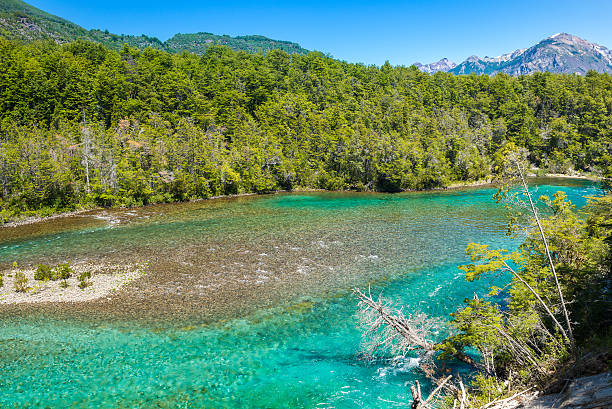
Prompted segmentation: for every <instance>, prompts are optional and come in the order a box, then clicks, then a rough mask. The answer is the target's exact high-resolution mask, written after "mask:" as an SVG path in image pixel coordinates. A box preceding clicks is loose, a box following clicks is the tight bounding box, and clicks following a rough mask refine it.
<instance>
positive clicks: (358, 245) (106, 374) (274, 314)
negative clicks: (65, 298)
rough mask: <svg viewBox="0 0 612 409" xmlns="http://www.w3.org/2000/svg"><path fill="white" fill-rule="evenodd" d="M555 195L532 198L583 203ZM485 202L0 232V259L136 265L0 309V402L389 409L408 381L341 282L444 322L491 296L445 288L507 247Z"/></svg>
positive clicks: (297, 200)
mask: <svg viewBox="0 0 612 409" xmlns="http://www.w3.org/2000/svg"><path fill="white" fill-rule="evenodd" d="M564 183H566V182H564ZM559 184H560V183H559V181H549V182H548V184H546V185H541V186H540V187H539V192H538V193H540V194H552V193H554V192H555V191H557V190H564V191H566V192H568V195H569V196H570V198H571V199H572V200H573V201H574V203H576V204H577V205H578V206H581V205H583V204H584V203H585V199H584V198H583V196H585V195H588V194H594V193H596V189H595V188H594V187H593V186H591V185H590V184H588V183H574V184H572V185H571V186H558V185H559ZM492 193H493V190H492V189H486V188H485V189H468V190H460V191H452V192H436V193H409V194H398V195H384V194H360V193H312V194H280V195H273V196H262V197H246V198H239V199H230V200H219V201H208V202H199V203H190V204H180V205H171V206H152V207H147V208H143V209H135V210H130V211H126V210H123V211H104V212H94V213H91V214H87V215H82V216H78V217H74V218H68V219H65V220H62V221H61V222H57V221H55V222H54V223H47V224H43V225H40V226H39V228H36V229H26V230H23V229H13V230H6V229H0V263H4V265H7V264H10V263H12V261H14V260H17V261H18V262H19V263H20V264H29V263H36V262H40V261H64V260H81V259H103V260H106V261H109V262H116V261H118V260H122V259H129V260H143V259H146V260H149V261H150V262H151V268H150V272H149V274H147V276H146V278H145V279H143V280H141V281H140V282H138V283H136V284H135V285H134V286H133V287H131V288H130V289H128V290H127V291H124V292H122V293H121V294H119V295H117V296H115V297H113V298H112V300H105V301H100V302H92V303H86V304H85V305H81V306H78V307H77V306H62V307H57V306H47V307H37V308H23V309H22V308H14V307H12V308H7V307H0V318H1V323H0V374H2V376H0V407H14V406H16V407H47V406H48V407H53V408H63V407H91V408H107V407H108V408H114V407H126V408H127V407H129V408H133V407H140V408H149V407H162V408H164V407H167V408H180V407H211V408H213V407H214V408H218V407H229V408H235V407H261V408H273V407H308V408H311V407H336V408H357V407H372V408H379V407H380V408H385V407H395V406H397V405H395V404H393V403H391V402H389V401H396V402H405V401H406V400H407V398H408V396H409V391H408V387H407V386H406V384H407V383H410V382H413V381H414V379H417V378H418V376H419V375H418V373H417V372H414V371H413V369H412V364H411V362H410V361H407V362H405V363H404V364H402V365H399V366H393V365H391V364H388V363H384V362H380V363H376V364H367V363H365V362H364V361H362V360H360V359H359V341H360V339H359V332H358V331H357V329H356V323H355V321H354V319H353V315H354V313H355V311H356V302H355V299H354V298H353V296H352V295H351V294H350V289H351V288H352V287H354V286H361V287H365V286H367V285H368V284H372V286H373V287H372V288H373V291H384V294H385V295H386V296H389V297H393V298H396V299H398V300H401V302H403V303H405V304H407V306H408V307H409V308H411V309H418V310H421V311H425V312H427V313H429V314H432V315H436V316H447V314H448V313H449V312H451V311H453V310H454V309H455V307H456V306H457V305H458V304H459V303H460V302H461V301H462V300H463V298H465V297H468V296H471V295H472V294H473V292H474V291H480V290H482V289H484V288H486V287H488V286H489V285H491V282H484V281H483V282H479V283H472V284H467V283H465V282H464V281H463V277H462V275H461V273H460V271H459V270H457V268H456V266H457V265H459V264H461V263H464V262H465V261H466V258H465V255H464V249H465V247H466V245H467V244H468V243H469V242H470V241H478V242H484V243H491V244H492V245H496V246H504V247H506V248H509V247H514V246H516V244H517V243H516V242H515V241H513V240H511V239H509V238H508V237H506V236H505V235H504V232H505V218H504V210H503V209H502V208H501V207H500V206H499V205H498V204H495V203H494V202H493V200H492V199H491V195H492Z"/></svg>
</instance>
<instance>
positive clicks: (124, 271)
mask: <svg viewBox="0 0 612 409" xmlns="http://www.w3.org/2000/svg"><path fill="white" fill-rule="evenodd" d="M71 267H72V269H73V270H74V274H73V275H72V277H71V278H69V279H68V280H66V281H67V283H68V287H66V288H63V287H62V286H61V284H62V281H63V280H58V281H38V280H34V271H35V269H34V268H28V269H12V270H9V271H4V277H3V281H4V285H3V286H2V287H0V304H22V303H45V302H83V301H92V300H96V299H99V298H103V297H108V296H110V295H111V294H113V293H114V292H116V291H117V290H119V289H120V288H121V287H123V286H125V285H127V284H128V283H130V282H131V281H133V280H135V279H137V278H139V277H141V276H142V275H143V274H144V268H145V265H143V264H133V265H122V266H107V265H95V264H90V263H83V264H75V265H71ZM19 271H21V272H23V273H24V274H25V275H26V277H27V278H28V282H27V286H28V290H27V291H26V292H16V291H15V274H16V273H17V272H19ZM86 271H89V272H90V273H91V278H89V279H88V282H89V283H91V285H89V286H87V287H85V288H79V279H78V276H79V274H81V273H82V272H86Z"/></svg>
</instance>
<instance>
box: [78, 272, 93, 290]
mask: <svg viewBox="0 0 612 409" xmlns="http://www.w3.org/2000/svg"><path fill="white" fill-rule="evenodd" d="M90 278H91V273H90V272H89V271H84V272H82V273H81V274H79V288H80V289H81V290H84V289H85V288H87V287H89V286H90V285H92V282H91V281H89V279H90Z"/></svg>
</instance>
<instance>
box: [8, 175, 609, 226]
mask: <svg viewBox="0 0 612 409" xmlns="http://www.w3.org/2000/svg"><path fill="white" fill-rule="evenodd" d="M528 177H544V178H559V179H578V180H590V181H593V182H596V181H598V180H601V178H599V177H597V176H592V175H582V174H579V175H567V174H564V173H546V174H544V175H543V176H538V175H537V174H535V173H530V174H528ZM492 184H494V179H493V177H492V176H488V177H487V178H486V179H481V180H475V181H470V182H453V183H450V184H449V185H448V186H444V187H436V188H431V189H423V190H402V191H400V192H397V193H403V192H440V191H444V190H453V189H461V188H469V187H480V186H487V185H492ZM300 192H304V193H305V192H357V191H356V190H327V189H316V188H303V187H298V188H295V189H292V190H282V189H279V190H272V191H269V192H264V193H255V192H248V193H237V194H234V195H218V196H211V197H207V198H199V199H194V200H187V201H183V202H170V204H171V203H196V202H201V201H205V200H218V199H232V198H239V197H248V196H259V195H271V194H277V193H300ZM371 192H372V193H385V192H377V191H371ZM160 204H166V203H150V204H147V205H144V206H137V207H146V206H153V205H160ZM104 209H131V208H130V207H100V206H96V207H88V208H83V209H78V210H71V211H68V212H60V213H54V214H52V215H49V216H26V217H24V218H23V219H16V220H11V221H8V222H5V223H3V224H0V229H2V228H4V227H8V228H13V227H19V226H25V225H30V224H35V223H39V222H46V221H49V220H54V219H61V218H64V217H71V216H78V215H80V214H84V213H87V212H94V211H99V210H104Z"/></svg>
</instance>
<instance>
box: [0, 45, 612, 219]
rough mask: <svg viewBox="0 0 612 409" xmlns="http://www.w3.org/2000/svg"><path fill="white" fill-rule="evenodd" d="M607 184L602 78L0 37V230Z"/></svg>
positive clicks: (609, 137) (610, 80)
mask: <svg viewBox="0 0 612 409" xmlns="http://www.w3.org/2000/svg"><path fill="white" fill-rule="evenodd" d="M514 148H521V149H522V148H524V149H526V150H527V152H528V156H527V157H528V160H529V163H530V166H531V167H532V168H534V169H539V170H540V171H541V172H551V173H569V174H572V173H589V174H594V175H605V174H609V173H610V171H611V170H612V77H611V76H610V75H608V74H599V73H596V72H589V73H588V74H587V75H586V76H579V75H560V74H550V73H536V74H533V75H529V76H521V77H511V76H508V75H505V74H498V75H495V76H487V75H480V76H477V75H467V76H456V75H453V74H448V73H442V72H438V73H436V74H433V75H430V74H427V73H423V72H420V71H419V70H418V69H417V68H416V67H404V66H391V65H390V64H389V63H385V64H384V65H382V66H380V67H379V66H368V65H363V64H353V63H347V62H343V61H338V60H336V59H333V58H331V57H328V56H325V55H324V54H322V53H318V52H311V53H308V54H305V55H301V54H288V53H286V52H283V51H279V50H273V51H269V52H267V53H265V54H263V53H258V54H249V53H247V52H244V51H233V50H231V49H229V48H227V47H223V46H212V47H210V48H209V49H208V50H207V51H206V53H205V54H204V55H202V56H198V55H196V54H192V53H188V52H183V53H181V54H172V53H168V52H165V51H161V50H156V49H153V48H147V49H145V50H143V51H140V50H137V49H135V48H130V47H128V46H124V47H123V48H122V49H121V50H120V51H114V50H110V49H107V48H105V47H103V46H102V45H99V44H96V43H90V42H84V41H76V42H72V43H68V44H63V45H58V44H56V43H54V42H51V41H38V42H32V43H28V44H23V43H20V42H16V41H11V40H7V39H2V38H0V184H1V190H0V222H2V221H7V220H11V219H14V218H16V217H20V216H23V215H43V216H44V215H48V214H51V213H55V212H59V211H68V210H74V209H79V208H88V207H97V206H109V207H110V206H136V205H144V204H150V203H160V202H173V201H185V200H192V199H198V198H207V197H211V196H216V195H225V194H237V193H247V192H255V193H263V192H270V191H275V190H281V189H282V190H294V189H329V190H341V189H352V190H372V191H385V192H397V191H402V190H420V189H431V188H442V187H445V186H448V185H449V184H452V183H463V182H471V181H479V180H483V179H486V178H489V177H491V176H492V175H495V174H496V172H498V169H499V167H500V164H501V163H502V162H503V160H504V155H505V153H504V152H507V151H508V150H511V149H514Z"/></svg>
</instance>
